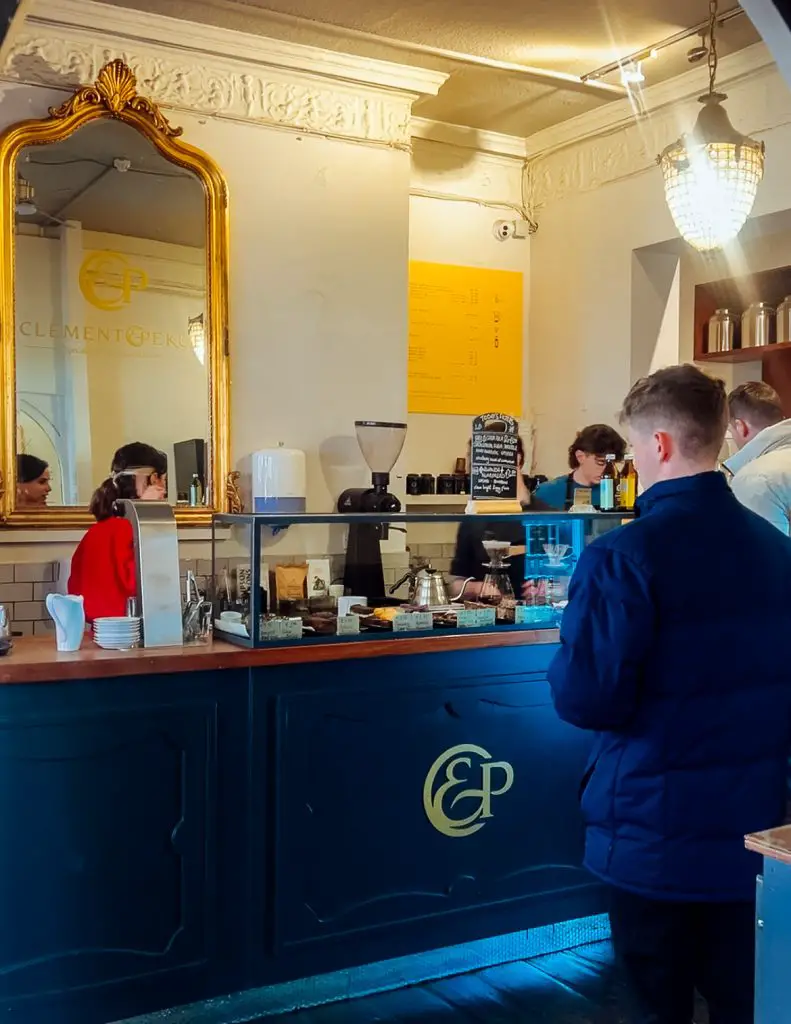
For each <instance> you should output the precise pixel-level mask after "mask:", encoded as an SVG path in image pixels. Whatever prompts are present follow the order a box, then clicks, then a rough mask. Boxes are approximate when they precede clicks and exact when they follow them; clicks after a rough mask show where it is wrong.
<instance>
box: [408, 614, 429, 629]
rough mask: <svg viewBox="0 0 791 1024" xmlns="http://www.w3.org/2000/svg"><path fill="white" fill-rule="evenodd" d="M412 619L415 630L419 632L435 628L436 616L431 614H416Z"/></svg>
mask: <svg viewBox="0 0 791 1024" xmlns="http://www.w3.org/2000/svg"><path fill="white" fill-rule="evenodd" d="M412 618H413V619H414V622H415V629H416V630H418V631H423V630H427V629H433V628H434V616H433V615H432V614H431V612H415V613H414V614H413V616H412Z"/></svg>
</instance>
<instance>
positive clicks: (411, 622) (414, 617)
mask: <svg viewBox="0 0 791 1024" xmlns="http://www.w3.org/2000/svg"><path fill="white" fill-rule="evenodd" d="M433 628H434V616H433V615H432V614H431V612H401V613H400V614H399V615H396V617H395V618H394V619H393V632H394V633H420V632H423V631H425V630H427V629H433Z"/></svg>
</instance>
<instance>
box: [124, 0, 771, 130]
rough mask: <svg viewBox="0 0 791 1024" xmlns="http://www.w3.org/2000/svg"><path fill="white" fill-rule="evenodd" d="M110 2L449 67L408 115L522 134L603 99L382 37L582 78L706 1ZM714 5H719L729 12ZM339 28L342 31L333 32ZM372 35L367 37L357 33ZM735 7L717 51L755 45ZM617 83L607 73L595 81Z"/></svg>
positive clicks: (655, 70) (651, 79)
mask: <svg viewBox="0 0 791 1024" xmlns="http://www.w3.org/2000/svg"><path fill="white" fill-rule="evenodd" d="M105 2H107V3H109V4H111V5H114V6H119V7H128V8H133V9H136V10H143V11H149V12H152V13H157V14H164V15H169V16H171V17H176V18H182V19H186V20H189V21H197V22H203V23H205V24H210V25H217V26H220V27H223V28H227V29H236V30H238V31H243V32H248V33H253V34H258V35H262V36H269V37H271V38H275V39H285V40H288V41H290V42H297V43H305V44H308V45H312V46H321V47H324V48H326V49H330V50H340V51H344V52H346V53H353V54H358V55H360V56H364V57H366V56H367V57H373V58H378V59H383V60H391V61H394V62H396V63H400V64H413V65H417V66H422V67H427V68H432V69H435V70H439V71H445V72H447V73H450V75H451V77H450V80H449V81H448V82H447V83H446V84H445V85H444V86H443V87H442V89H441V90H440V93H439V96H437V97H432V98H427V99H424V100H421V101H420V102H418V103H417V104H415V107H414V113H415V114H416V115H417V116H422V117H426V118H433V119H436V120H439V121H447V122H450V123H452V124H460V125H468V126H470V127H472V128H477V129H481V130H489V131H498V132H504V133H506V134H511V135H517V136H527V135H531V134H533V133H534V132H536V131H539V130H541V129H543V128H547V127H549V126H550V125H552V124H557V123H558V122H560V121H564V120H566V119H567V118H570V117H573V116H575V115H576V114H580V113H583V112H585V111H587V110H591V109H593V108H595V107H597V106H600V105H601V104H603V103H606V102H610V101H611V100H612V99H613V97H612V96H611V95H608V94H603V93H601V92H597V91H593V90H592V89H590V88H589V87H580V86H579V85H578V84H554V83H547V82H542V81H537V80H535V79H534V78H531V77H529V76H526V75H522V74H518V73H513V72H507V71H502V70H492V69H489V68H480V67H471V66H469V65H465V64H464V63H462V62H457V61H449V60H446V59H444V58H439V57H436V56H429V55H426V54H424V53H420V52H414V51H412V52H410V51H409V50H407V49H404V48H403V47H402V46H396V45H393V44H392V43H388V41H387V40H395V41H397V42H399V43H401V44H403V43H411V44H417V45H429V46H432V47H440V48H442V49H444V50H453V51H455V52H457V53H464V54H471V55H474V56H479V57H487V58H493V59H496V60H499V61H508V62H513V63H518V64H523V65H530V66H533V67H537V68H541V69H545V70H549V71H559V72H565V73H568V74H572V75H579V76H582V75H585V74H589V73H590V72H592V71H595V70H596V69H598V68H600V67H602V66H604V65H606V64H609V63H611V62H613V61H615V60H618V59H621V58H623V57H626V56H629V55H631V54H633V53H635V52H637V51H639V50H642V49H646V48H648V47H650V46H652V45H653V44H655V43H657V42H660V41H661V40H664V39H667V38H668V37H670V36H672V35H674V34H675V33H677V32H679V31H681V30H683V29H685V28H689V27H691V26H692V25H695V24H697V23H699V22H701V21H703V20H705V19H706V18H707V16H708V7H709V5H708V0H499V2H497V3H494V2H493V0H105ZM736 6H737V5H736V0H721V3H720V12H721V13H724V12H726V11H728V10H730V9H731V8H733V7H736ZM344 30H346V31H344ZM360 33H362V35H361V34H360ZM368 34H370V35H371V36H376V37H378V38H375V39H374V38H367V35H368ZM758 38H759V37H758V35H757V33H756V32H755V30H754V29H753V27H752V25H751V24H750V22H749V21H748V19H747V16H746V15H744V14H741V15H740V16H739V17H736V18H733V19H732V20H730V21H728V22H727V23H726V24H725V25H723V26H722V27H721V29H720V31H719V42H720V46H719V49H720V53H721V55H723V56H724V55H725V54H727V53H732V52H734V51H735V50H739V49H742V48H744V47H745V46H749V45H751V44H752V43H754V42H757V41H758ZM698 42H699V39H698V37H695V38H692V39H689V40H686V41H684V42H681V43H678V44H676V45H674V46H672V47H670V48H668V49H666V50H663V51H662V53H661V54H660V55H659V56H658V57H657V59H655V60H652V61H649V62H646V64H645V65H644V67H643V70H644V73H645V75H646V82H645V83H644V84H645V86H649V85H652V84H655V83H656V82H659V81H662V80H663V79H666V78H671V77H674V76H675V75H678V74H681V73H682V72H684V71H686V70H688V69H689V66H690V65H689V63H688V61H687V57H686V54H687V51H688V50H689V49H690V47H691V46H693V45H695V44H697V43H698ZM604 81H606V82H608V83H610V84H613V85H619V84H620V76H619V73H618V72H617V71H616V72H615V73H613V74H610V75H609V76H608V77H606V78H605V79H604Z"/></svg>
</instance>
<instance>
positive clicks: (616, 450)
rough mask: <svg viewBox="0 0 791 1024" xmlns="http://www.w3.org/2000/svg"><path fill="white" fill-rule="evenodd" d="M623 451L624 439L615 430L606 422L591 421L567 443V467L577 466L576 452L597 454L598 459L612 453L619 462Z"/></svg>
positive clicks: (624, 448)
mask: <svg viewBox="0 0 791 1024" xmlns="http://www.w3.org/2000/svg"><path fill="white" fill-rule="evenodd" d="M625 451H626V441H624V439H623V438H622V437H621V435H620V434H619V433H618V431H617V430H614V429H613V428H612V427H608V426H607V424H606V423H592V424H591V425H590V426H589V427H583V428H582V430H581V431H580V432H579V433H578V434H577V436H576V437H575V438H574V440H573V441H572V442H571V444H570V445H569V469H578V468H579V460H578V459H577V452H585V454H586V455H598V456H599V458H600V459H603V458H605V457H606V456H607V455H614V456H615V458H616V459H617V460H618V461H619V462H620V461H621V460H622V459H623V456H624V452H625Z"/></svg>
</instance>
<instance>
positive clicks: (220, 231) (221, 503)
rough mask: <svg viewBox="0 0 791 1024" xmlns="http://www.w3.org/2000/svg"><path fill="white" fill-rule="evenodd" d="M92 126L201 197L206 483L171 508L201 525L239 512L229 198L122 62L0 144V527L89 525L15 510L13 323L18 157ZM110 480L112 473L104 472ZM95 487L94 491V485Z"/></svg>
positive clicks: (218, 175)
mask: <svg viewBox="0 0 791 1024" xmlns="http://www.w3.org/2000/svg"><path fill="white" fill-rule="evenodd" d="M99 118H115V119H117V120H119V121H123V122H124V123H126V124H128V125H131V126H132V127H133V128H135V129H137V131H139V132H141V133H142V134H143V135H144V136H145V137H146V138H147V139H149V140H150V141H151V142H152V143H153V144H154V146H155V147H156V149H157V150H158V151H159V152H160V153H161V154H162V155H163V156H164V157H165V158H166V159H167V160H169V161H171V162H172V163H174V164H178V165H179V166H181V167H184V168H186V169H188V170H189V171H192V173H193V174H195V175H196V177H197V178H198V179H199V181H200V182H201V184H202V185H203V189H204V193H205V196H206V225H207V231H206V267H207V282H206V326H207V335H208V338H207V352H208V354H209V378H210V400H209V417H210V425H209V439H210V445H209V448H210V467H211V469H210V479H211V486H210V488H207V495H206V505H205V507H201V508H186V507H180V506H176V508H175V514H176V519H177V521H178V522H179V525H195V526H197V525H205V524H206V523H208V522H210V521H211V514H212V512H213V511H223V510H226V509H229V510H230V506H231V505H235V504H236V503H238V489H237V486H236V479H237V478H238V474H234V473H230V408H229V401H230V374H229V352H228V189H227V185H226V183H225V178H224V177H223V174H222V172H221V171H220V169H219V167H218V166H217V165H216V164H215V163H214V161H213V160H212V159H211V158H210V157H209V156H207V155H206V154H205V153H203V152H202V151H201V150H199V149H196V148H195V147H194V146H190V145H189V144H188V143H186V142H183V141H181V140H180V139H179V138H178V136H180V135H181V133H182V129H181V128H174V127H173V126H172V125H171V124H169V122H168V121H167V119H166V118H165V116H164V115H163V114H162V112H161V111H160V110H159V108H158V107H157V105H156V104H155V103H153V102H152V101H151V100H148V99H146V98H144V97H143V96H140V95H139V94H138V92H137V82H136V79H135V76H134V74H133V73H132V71H131V70H130V68H128V67H127V66H126V64H124V62H123V61H121V60H114V61H112V62H111V63H109V64H106V65H105V66H104V67H103V68H102V70H101V72H100V73H99V76H98V78H97V79H96V82H95V84H94V85H89V86H85V87H83V88H80V89H78V90H77V91H76V92H75V93H74V95H72V96H71V97H70V98H69V99H68V100H66V102H65V103H63V104H62V105H61V106H59V107H51V108H50V111H49V117H45V118H40V119H34V120H29V121H21V122H19V123H17V124H15V125H11V126H9V127H8V128H7V129H5V131H3V132H2V134H0V274H2V281H1V282H0V372H2V382H1V383H0V523H2V525H3V526H21V527H31V526H39V527H45V528H59V529H63V528H68V527H77V526H86V525H88V524H89V523H91V522H92V521H93V519H92V517H91V515H90V513H89V511H88V509H87V508H86V507H80V506H64V505H60V506H52V507H50V508H47V509H44V510H42V511H40V512H39V511H32V512H31V511H22V510H19V511H17V509H16V507H15V506H16V435H17V422H16V421H17V408H16V406H17V402H16V322H15V285H16V280H15V207H16V194H15V193H16V189H15V184H16V162H17V157H18V156H19V154H20V152H21V151H22V149H23V148H24V147H27V146H33V145H43V144H45V143H53V142H61V141H63V140H64V139H66V138H68V137H69V136H70V135H72V133H74V132H75V131H77V129H79V128H81V127H83V125H86V124H88V123H90V122H91V121H95V120H97V119H99ZM108 470H109V467H108ZM98 483H99V481H97V484H98Z"/></svg>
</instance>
